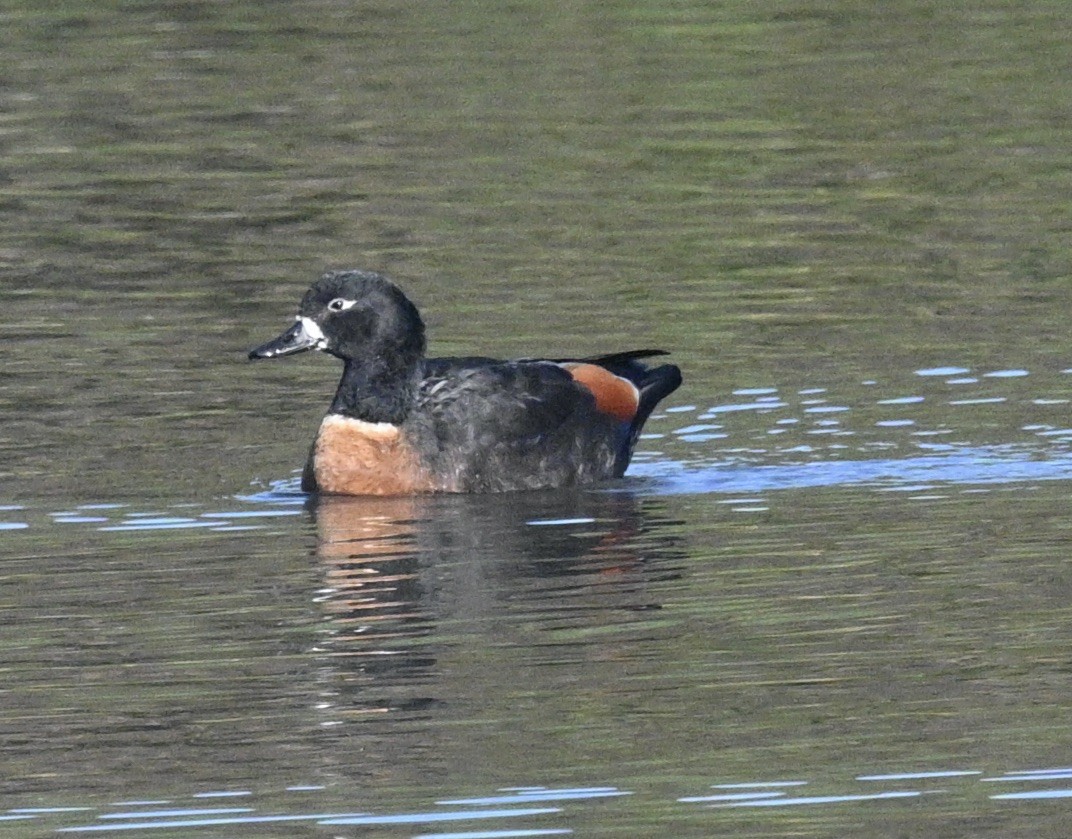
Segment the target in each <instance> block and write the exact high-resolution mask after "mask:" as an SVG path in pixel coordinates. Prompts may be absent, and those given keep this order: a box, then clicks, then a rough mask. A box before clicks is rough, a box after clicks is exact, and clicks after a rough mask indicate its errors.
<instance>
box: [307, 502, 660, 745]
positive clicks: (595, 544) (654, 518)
mask: <svg viewBox="0 0 1072 839" xmlns="http://www.w3.org/2000/svg"><path fill="white" fill-rule="evenodd" d="M310 505H311V506H310V509H311V512H312V514H313V516H314V518H315V521H316V527H317V534H318V548H317V555H318V557H319V559H320V562H321V564H322V573H323V576H324V580H325V582H326V588H325V590H324V591H323V592H322V595H321V597H320V602H321V605H322V608H323V610H324V613H325V615H326V616H327V618H328V620H327V621H326V622H325V630H324V635H323V638H322V642H321V645H320V650H321V653H322V654H323V655H324V656H325V662H326V663H329V666H328V668H327V671H328V675H329V679H328V681H329V683H330V686H329V685H324V687H325V688H326V689H327V690H326V699H327V701H325V702H324V703H323V704H322V706H321V707H322V708H323V709H324V712H325V714H327V715H328V716H329V717H330V718H331V722H332V723H333V724H336V725H337V724H340V723H343V722H351V721H354V720H358V719H364V720H366V721H368V720H371V719H380V720H382V719H384V716H385V715H387V716H389V717H390V718H391V719H392V720H395V721H398V720H400V719H408V720H411V721H412V720H415V719H425V718H427V717H428V715H429V714H430V713H432V711H433V709H435V708H437V707H440V706H442V705H443V703H449V702H451V701H456V698H457V697H458V694H459V692H460V691H464V690H465V687H464V686H459V685H458V684H456V683H454V681H453V679H452V674H451V673H450V672H449V671H450V670H451V668H450V667H449V665H448V663H447V662H449V660H450V659H451V657H452V656H453V655H457V652H456V648H457V647H458V646H459V645H462V646H466V647H468V646H469V645H472V644H473V643H474V641H475V642H476V644H477V646H478V647H479V646H483V647H491V646H498V647H501V646H502V645H504V644H513V645H516V647H517V648H518V650H519V655H520V656H521V657H522V658H524V657H525V656H526V655H527V654H528V648H529V647H530V646H531V645H533V644H536V643H537V642H538V640H539V635H540V633H541V632H542V631H549V630H552V629H563V628H566V629H583V628H585V627H589V626H593V627H596V626H598V627H604V626H607V625H613V624H615V623H619V622H622V621H627V620H628V618H626V617H623V616H624V615H625V614H626V613H630V612H642V611H647V610H651V609H657V608H659V603H658V602H657V601H656V600H655V599H654V598H653V595H652V593H651V588H650V587H651V583H652V582H653V581H655V580H657V579H665V578H667V577H675V576H678V575H679V573H680V571H679V562H678V561H677V560H679V559H680V557H681V550H680V548H679V547H678V546H677V541H676V537H674V536H673V535H672V533H673V532H674V528H672V527H669V526H670V525H674V524H676V523H675V522H670V521H668V520H667V519H665V518H664V517H662V516H661V515H660V514H659V512H658V507H659V502H658V499H652V498H647V499H644V500H639V499H638V497H637V496H635V495H634V494H632V493H628V492H605V491H603V492H601V491H592V490H587V491H576V492H563V491H555V492H547V493H542V492H524V493H504V494H496V495H481V496H456V495H451V496H418V497H400V498H359V497H348V496H322V497H317V498H314V499H313V500H311V502H310ZM534 633H535V634H534ZM474 635H476V636H478V637H477V638H476V639H474V638H473V636H474ZM503 677H504V678H505V679H507V680H509V679H511V678H514V677H513V676H512V675H511V674H507V673H504V674H503ZM452 698H453V699H452Z"/></svg>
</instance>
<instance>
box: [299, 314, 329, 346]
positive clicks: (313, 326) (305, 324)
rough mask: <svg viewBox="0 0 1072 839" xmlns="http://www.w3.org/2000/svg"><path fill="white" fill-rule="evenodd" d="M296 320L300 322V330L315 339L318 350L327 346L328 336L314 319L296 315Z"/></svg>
mask: <svg viewBox="0 0 1072 839" xmlns="http://www.w3.org/2000/svg"><path fill="white" fill-rule="evenodd" d="M298 322H299V323H300V324H301V327H302V332H304V333H305V334H306V335H308V336H309V337H310V338H312V339H313V340H314V341H316V348H317V349H318V350H323V349H326V348H327V345H328V338H327V336H326V335H325V334H324V330H323V329H321V328H320V325H319V324H318V323H317V322H316V321H315V320H313V319H312V318H307V317H302V316H301V315H298Z"/></svg>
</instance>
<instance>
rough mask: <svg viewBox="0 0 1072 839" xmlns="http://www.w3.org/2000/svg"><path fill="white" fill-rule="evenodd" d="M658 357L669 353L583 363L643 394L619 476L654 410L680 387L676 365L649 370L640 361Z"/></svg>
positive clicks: (603, 357)
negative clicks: (631, 386)
mask: <svg viewBox="0 0 1072 839" xmlns="http://www.w3.org/2000/svg"><path fill="white" fill-rule="evenodd" d="M658 355H669V353H667V352H666V351H665V350H629V351H627V352H619V353H612V354H610V355H600V356H594V357H592V358H585V359H582V360H583V361H585V362H587V363H588V364H598V365H599V366H600V367H604V368H606V369H607V370H610V372H612V373H613V374H614V375H615V376H621V377H622V378H623V379H628V380H629V381H631V382H632V383H633V384H634V385H636V387H637V390H639V391H640V404H639V405H638V406H637V412H636V416H635V417H633V422H632V423H631V424H630V426H629V436H628V437H627V438H626V444H625V446H624V447H623V450H622V452H621V456H620V462H619V466H620V470H619V474H620V473H621V472H624V471H625V468H626V467H627V466H628V465H629V459H630V458H631V457H632V456H633V449H634V448H635V446H636V442H637V438H638V437H640V432H641V431H642V430H643V428H644V423H645V422H647V421H648V417H650V416H651V412H652V411H654V410H655V406H656V405H658V404H659V403H660V402H661V401H662V400H663V399H665V398H666V397H667V396H669V395H670V394H671V393H673V392H674V391H675V390H677V389H678V388H679V387H681V370H680V369H679V368H678V366H677V365H676V364H661V365H660V366H658V367H648V366H647V365H645V364H641V363H640V362H639V361H638V360H637V359H640V358H651V357H652V356H658Z"/></svg>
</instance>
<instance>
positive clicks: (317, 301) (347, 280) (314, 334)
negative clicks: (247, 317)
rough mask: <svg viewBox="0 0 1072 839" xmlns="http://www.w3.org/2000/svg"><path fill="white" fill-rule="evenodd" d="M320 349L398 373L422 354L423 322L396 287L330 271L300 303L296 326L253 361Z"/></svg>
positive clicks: (376, 278)
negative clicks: (396, 370) (397, 371)
mask: <svg viewBox="0 0 1072 839" xmlns="http://www.w3.org/2000/svg"><path fill="white" fill-rule="evenodd" d="M305 350H322V351H323V352H326V353H329V354H331V355H334V356H336V357H337V358H341V359H343V360H344V361H347V362H354V363H356V364H359V365H362V364H369V365H371V366H375V367H380V366H386V367H388V368H394V369H398V368H400V367H410V366H412V365H413V364H415V363H416V362H417V361H419V360H420V359H421V357H422V356H423V355H424V322H423V321H422V320H421V316H420V314H418V312H417V307H416V306H414V305H413V304H412V303H411V302H410V301H409V300H408V299H407V298H406V296H405V295H404V294H403V293H402V291H401V289H399V288H398V286H396V285H395V284H394V283H392V282H391V281H390V280H388V279H387V278H386V277H384V276H381V275H380V274H376V273H373V272H372V271H331V272H329V273H327V274H324V275H323V276H322V277H321V278H320V279H319V280H317V281H316V282H315V283H313V286H312V288H310V289H309V290H308V291H307V292H306V293H305V297H303V298H302V302H301V306H300V307H299V308H298V316H297V318H296V323H295V324H294V325H293V326H292V327H291V328H290V329H288V330H287V331H286V332H284V333H283V334H282V335H280V336H279V337H278V338H276V339H274V340H272V341H269V342H268V343H267V344H263V345H262V346H259V347H257V348H256V349H255V350H253V351H252V352H250V354H249V357H250V358H251V359H257V358H277V357H279V356H283V355H293V354H294V353H299V352H304V351H305Z"/></svg>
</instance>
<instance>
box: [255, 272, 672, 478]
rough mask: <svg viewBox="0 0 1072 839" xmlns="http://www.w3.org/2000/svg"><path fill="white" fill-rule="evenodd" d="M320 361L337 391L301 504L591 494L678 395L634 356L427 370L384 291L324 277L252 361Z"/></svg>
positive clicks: (409, 308) (413, 314) (409, 320)
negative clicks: (330, 365) (308, 357)
mask: <svg viewBox="0 0 1072 839" xmlns="http://www.w3.org/2000/svg"><path fill="white" fill-rule="evenodd" d="M306 350H320V351H322V352H326V353H328V354H329V355H333V356H335V357H336V358H339V359H341V360H342V362H343V373H342V380H341V381H340V382H339V388H338V390H337V391H336V393H335V398H334V400H333V401H332V403H331V407H330V408H329V409H328V413H327V416H325V417H324V420H323V422H322V423H321V425H320V429H319V431H318V432H317V435H316V439H315V440H314V442H313V446H312V449H311V451H310V453H309V458H308V461H307V462H306V465H305V469H304V471H303V473H302V484H301V485H302V489H303V490H304V491H305V492H325V493H337V494H343V495H409V494H414V493H422V492H501V491H507V490H521V489H540V488H554V487H562V486H569V485H577V484H589V483H594V482H597V481H603V480H606V479H609V478H618V477H621V475H622V474H623V473H624V472H625V469H626V467H627V466H628V465H629V460H630V458H631V457H632V454H633V448H634V446H635V445H636V441H637V437H638V436H639V435H640V430H641V428H642V426H643V425H644V422H645V420H647V418H648V416H649V415H650V414H651V412H652V410H653V409H654V408H655V405H656V404H657V403H658V402H659V401H660V400H661V399H663V398H664V397H665V396H667V395H668V394H670V393H672V392H673V391H674V390H675V389H676V388H677V387H678V386H679V385H680V384H681V371H680V370H679V369H678V368H677V367H676V366H674V365H672V364H664V365H661V366H658V367H648V366H646V365H645V364H643V363H642V362H641V359H644V358H649V357H652V356H659V355H665V354H666V353H665V352H663V351H662V350H632V351H628V352H619V353H612V354H610V355H601V356H594V357H590V358H576V359H522V360H516V361H500V360H497V359H493V358H483V357H466V358H426V357H425V355H424V351H425V337H424V322H423V321H422V320H421V316H420V314H419V313H418V311H417V308H416V306H414V305H413V303H412V302H410V300H409V299H408V298H407V297H406V296H405V294H403V293H402V291H401V289H399V287H398V286H397V285H395V284H394V283H393V282H391V281H390V280H388V279H387V278H386V277H384V276H382V275H380V274H377V273H374V272H371V271H332V272H329V273H327V274H324V275H323V276H321V277H320V279H318V280H317V281H316V282H315V283H313V286H312V287H311V288H310V289H309V291H308V292H306V294H305V297H304V298H302V301H301V305H300V306H299V308H298V315H297V318H296V321H295V323H294V325H293V326H291V327H290V328H289V329H288V330H286V331H285V332H284V333H283V334H282V335H280V336H279V337H278V338H275V339H274V340H272V341H269V342H268V343H266V344H264V345H262V346H259V347H257V348H256V349H255V350H253V351H251V352H250V353H249V357H250V358H251V359H263V358H280V357H282V356H286V355H293V354H295V353H300V352H304V351H306Z"/></svg>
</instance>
